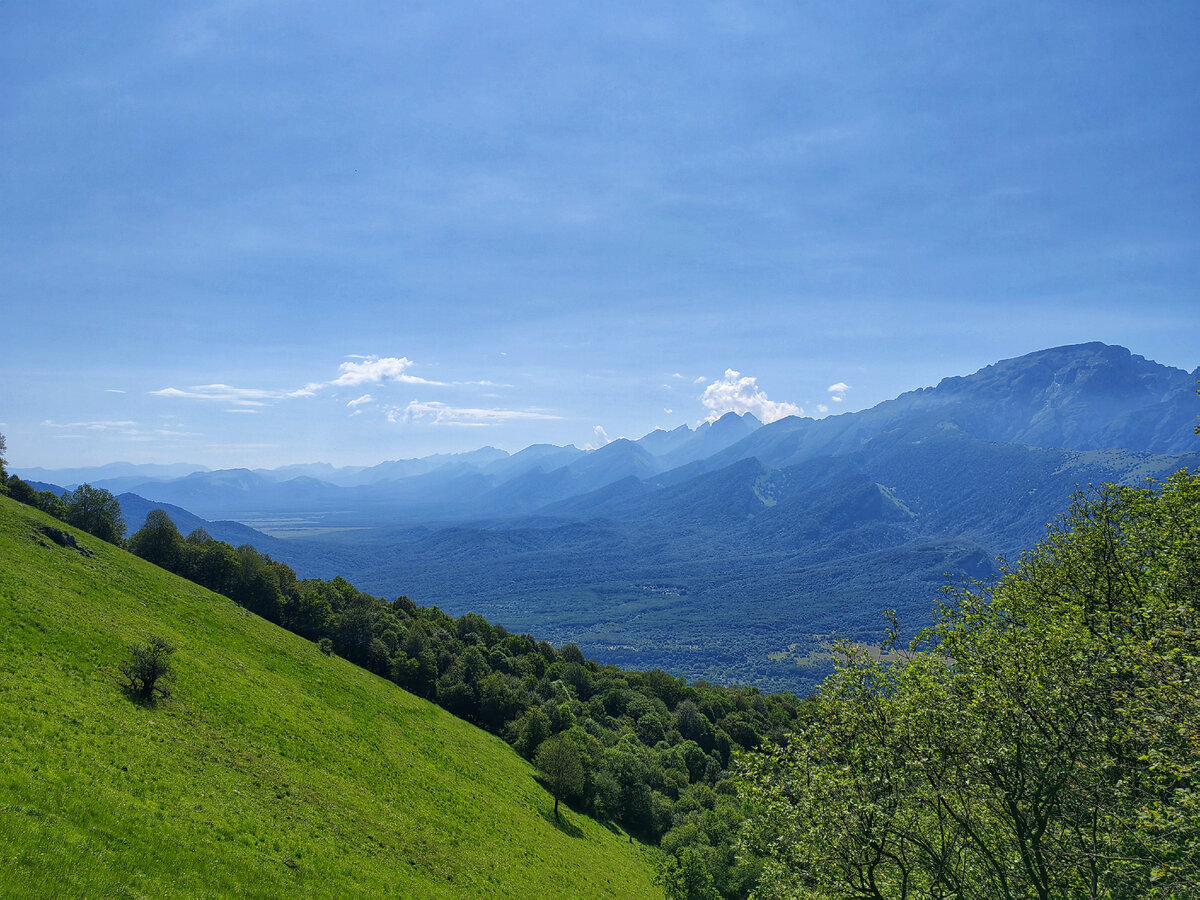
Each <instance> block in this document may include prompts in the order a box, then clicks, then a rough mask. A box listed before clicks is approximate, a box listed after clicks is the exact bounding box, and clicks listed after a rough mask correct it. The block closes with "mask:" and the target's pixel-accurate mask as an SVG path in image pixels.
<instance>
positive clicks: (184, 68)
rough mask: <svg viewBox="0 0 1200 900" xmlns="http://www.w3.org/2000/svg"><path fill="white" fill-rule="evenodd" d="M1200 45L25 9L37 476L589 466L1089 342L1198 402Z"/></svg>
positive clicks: (1153, 17)
mask: <svg viewBox="0 0 1200 900" xmlns="http://www.w3.org/2000/svg"><path fill="white" fill-rule="evenodd" d="M1197 46H1200V5H1197V4H1195V3H1192V2H1161V3H1152V4H1128V3H1103V2H1099V3H1093V2H1087V3H1084V2H1080V3H1044V2H1039V3H984V2H979V3H904V4H899V3H894V2H870V3H868V2H846V3H834V4H829V3H823V4H817V3H805V2H786V3H784V2H780V3H773V2H769V0H766V2H754V3H744V4H743V3H733V2H729V3H725V2H721V3H703V2H687V3H683V2H678V3H647V2H639V3H622V2H613V3H588V4H579V3H564V2H561V0H560V2H553V3H550V2H545V3H543V2H526V3H522V2H510V3H504V4H499V3H495V4H463V3H454V2H440V3H429V4H424V3H355V2H347V3H339V4H318V3H299V2H251V0H230V2H219V3H197V4H188V3H169V4H168V3H161V2H144V3H133V2H128V3H112V4H84V3H77V2H76V3H55V2H52V0H43V2H38V3H6V4H3V5H0V79H2V83H3V85H4V89H3V91H2V92H0V195H2V197H3V208H4V213H3V215H2V216H0V291H2V295H0V303H2V304H3V308H2V313H3V325H2V331H0V334H2V337H0V431H3V433H4V434H5V435H6V436H7V438H8V447H9V460H10V463H11V464H12V465H13V466H17V467H21V466H36V465H42V466H47V467H56V466H76V465H90V464H101V463H106V462H111V461H115V460H130V461H134V462H176V461H187V462H193V463H199V464H204V465H208V466H212V467H232V466H243V465H246V466H260V465H261V466H272V465H280V464H286V463H295V462H309V461H316V460H323V461H329V462H333V463H335V464H372V463H375V462H378V461H381V460H384V459H395V458H403V457H412V456H421V455H425V454H428V453H433V452H439V451H455V450H467V449H473V448H475V447H479V446H482V445H484V444H491V445H493V446H498V447H502V448H504V449H508V450H514V451H515V450H518V449H520V448H522V447H524V446H526V445H528V444H530V443H534V442H541V441H546V442H552V443H558V444H565V443H575V444H577V445H579V446H583V445H585V444H589V443H591V444H595V443H597V442H598V441H602V440H604V439H605V438H606V437H607V438H615V437H618V436H628V437H638V436H640V435H641V434H644V433H645V432H647V431H649V430H651V429H652V428H654V427H656V426H658V427H666V428H671V427H674V426H677V425H679V424H683V423H688V424H696V423H697V422H700V421H702V420H703V419H705V418H706V417H708V416H710V415H715V414H718V413H720V412H723V411H725V410H727V409H736V410H752V411H756V412H757V413H759V414H760V415H764V416H766V417H768V418H769V417H773V416H777V415H784V414H788V413H795V412H800V411H802V412H803V414H806V415H824V414H829V413H836V412H841V411H847V410H853V409H859V408H863V407H866V406H870V405H873V404H874V403H877V402H879V401H881V400H884V399H887V398H890V397H893V396H895V395H896V394H898V393H900V392H901V391H904V390H909V389H912V388H915V387H920V386H924V385H929V384H934V383H936V382H937V381H938V380H939V379H940V378H942V377H944V376H946V375H959V374H966V373H969V372H972V371H975V370H976V369H978V368H980V367H982V366H984V365H987V364H989V363H991V362H994V361H996V360H997V359H1001V358H1007V357H1011V356H1017V355H1020V354H1022V353H1026V352H1029V351H1032V350H1035V349H1040V348H1043V347H1049V346H1054V345H1058V344H1067V343H1077V342H1082V341H1092V340H1101V341H1105V342H1108V343H1117V344H1122V345H1124V346H1127V347H1129V348H1130V349H1131V350H1133V352H1134V353H1138V354H1141V355H1143V356H1146V357H1149V358H1152V359H1156V360H1158V361H1159V362H1162V363H1165V364H1169V365H1173V366H1178V367H1180V368H1185V369H1188V370H1191V369H1194V368H1195V367H1196V366H1197V365H1198V364H1200V298H1198V296H1197V285H1198V284H1200V278H1198V276H1200V140H1198V138H1200V102H1198V100H1200V54H1197V53H1196V52H1195V48H1196V47H1197ZM729 373H737V374H729ZM597 429H600V430H599V431H598V430H597Z"/></svg>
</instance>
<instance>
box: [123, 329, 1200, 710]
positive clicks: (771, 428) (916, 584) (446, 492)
mask: <svg viewBox="0 0 1200 900" xmlns="http://www.w3.org/2000/svg"><path fill="white" fill-rule="evenodd" d="M1198 377H1200V369H1198V370H1197V371H1196V372H1192V373H1188V372H1184V371H1183V370H1181V369H1175V368H1171V367H1168V366H1162V365H1159V364H1158V363H1155V362H1152V361H1149V360H1146V359H1144V358H1143V357H1140V356H1136V355H1134V354H1132V353H1130V352H1129V351H1128V350H1126V349H1124V348H1121V347H1112V346H1108V345H1104V344H1098V343H1090V344H1077V345H1072V346H1067V347H1057V348H1051V349H1048V350H1041V351H1037V352H1035V353H1030V354H1027V355H1025V356H1021V357H1016V358H1013V359H1007V360H1002V361H1000V362H997V363H995V364H993V365H990V366H986V367H984V368H983V369H980V370H979V371H977V372H975V373H973V374H971V375H965V376H954V377H950V378H945V379H943V380H942V381H940V382H939V383H938V384H937V385H936V386H933V387H927V388H922V389H920V390H915V391H910V392H907V393H905V394H901V395H900V396H898V397H896V398H895V399H892V400H888V401H885V402H883V403H880V404H878V405H876V406H874V407H872V408H870V409H866V410H862V411H859V412H853V413H846V414H843V415H838V416H829V417H827V418H824V419H820V420H813V419H807V418H796V417H789V418H785V419H781V420H778V421H775V422H772V423H770V424H768V425H763V424H762V423H761V422H759V421H758V420H757V419H755V418H753V417H752V416H741V417H739V416H737V415H734V414H732V413H730V414H727V415H725V416H724V417H722V418H720V419H718V420H716V421H714V422H711V423H704V424H702V425H701V426H699V427H698V428H695V429H693V428H689V427H686V426H682V427H681V428H678V429H675V430H674V431H669V432H668V431H654V432H651V433H650V434H648V435H646V436H644V437H643V438H641V439H640V440H637V441H630V440H617V441H613V442H612V443H610V444H608V445H606V446H604V447H602V448H599V449H597V450H592V451H582V450H578V449H577V448H574V447H555V446H551V445H534V446H532V447H529V448H527V449H526V450H524V451H522V452H520V453H517V454H513V455H508V454H505V453H503V452H502V451H498V450H495V449H494V448H484V449H483V450H481V451H478V452H477V453H476V454H474V455H472V454H454V455H448V456H445V457H440V458H436V459H434V458H431V459H429V460H425V461H401V462H399V463H395V464H381V465H380V466H377V467H373V469H372V470H358V471H356V472H354V473H342V474H343V476H345V479H344V480H353V479H360V480H361V479H365V478H368V477H377V478H376V480H375V481H373V482H370V483H358V484H353V485H345V484H344V485H337V484H332V483H330V482H329V481H326V480H324V479H318V478H314V477H312V476H310V475H300V477H291V478H287V479H281V478H280V477H279V475H278V473H276V475H275V476H272V475H271V474H270V473H259V472H250V471H248V470H230V471H225V472H200V473H193V474H191V475H188V476H187V477H185V478H181V479H175V480H173V481H167V482H160V481H147V482H146V483H145V484H144V485H140V486H135V487H133V488H131V489H133V490H135V491H136V492H137V493H139V494H141V495H142V496H145V497H146V498H148V499H149V500H150V501H152V502H168V503H173V504H176V505H177V506H179V507H182V508H183V509H185V510H190V511H191V512H192V513H196V514H199V515H202V516H204V517H206V518H209V519H234V520H239V521H247V522H248V523H249V524H251V525H253V526H255V527H257V528H260V529H263V530H265V531H267V532H268V533H275V534H277V535H283V534H287V535H289V536H295V535H303V534H309V535H311V537H308V538H304V539H293V540H285V541H278V542H276V543H275V544H273V545H272V550H271V552H272V555H273V556H276V557H277V558H280V559H282V560H284V561H286V562H288V563H289V564H290V565H292V566H293V567H294V568H296V570H297V571H298V572H299V573H300V574H301V575H302V576H306V575H310V574H311V575H315V576H319V577H325V578H329V577H333V576H335V575H345V576H346V577H348V578H349V579H350V580H351V581H353V582H354V583H356V584H358V585H359V586H360V587H361V588H363V589H365V590H370V591H373V592H377V593H380V594H383V595H386V596H391V595H395V594H400V593H407V594H410V595H411V596H413V597H416V598H419V599H420V600H421V602H425V603H437V604H438V605H440V606H442V607H443V608H444V609H447V610H451V611H454V612H466V611H468V610H471V609H474V610H476V611H478V612H481V613H483V614H484V615H485V616H487V617H488V618H490V619H493V620H496V621H500V622H502V623H504V624H505V625H506V626H507V627H510V628H512V629H517V630H520V629H528V630H530V631H536V632H537V633H539V634H546V635H547V636H548V637H550V638H551V639H555V640H574V641H576V642H577V643H579V644H580V645H581V646H582V647H583V648H584V649H585V651H586V652H588V653H589V654H595V655H597V656H598V657H599V658H601V659H608V660H611V661H613V662H617V663H620V664H623V665H627V666H633V667H640V666H651V665H661V666H666V667H669V668H671V669H672V670H674V671H677V672H679V673H681V674H686V675H688V676H690V677H703V678H709V679H712V680H740V681H754V680H758V681H759V683H760V684H761V685H762V686H764V687H790V688H797V687H799V688H803V686H804V685H805V684H809V683H810V681H811V679H814V678H816V677H817V676H819V674H820V671H819V664H816V663H813V662H812V660H814V659H818V660H819V659H820V655H819V653H818V652H817V649H816V648H818V647H819V646H820V645H821V644H822V643H823V641H825V640H826V639H827V635H828V634H829V633H831V632H834V631H837V632H840V633H843V634H849V635H852V636H857V637H860V638H863V639H867V638H870V637H871V636H872V635H874V634H877V632H878V628H879V627H880V622H881V619H880V617H879V611H880V610H881V609H883V608H885V607H892V608H897V609H900V610H901V611H902V612H903V613H904V614H905V617H906V621H909V622H912V623H916V624H919V623H920V622H921V621H922V620H923V619H925V618H927V617H928V615H929V610H930V609H931V607H932V604H933V602H934V601H935V600H936V598H937V591H938V589H939V588H940V587H941V586H942V585H943V584H944V583H945V581H946V579H947V577H949V578H950V579H951V580H953V579H954V578H957V577H963V576H969V577H987V576H988V575H990V574H991V573H993V572H994V571H995V560H996V558H997V557H998V556H1002V555H1003V556H1013V555H1015V554H1018V553H1020V552H1021V551H1022V550H1023V549H1025V548H1027V547H1030V546H1032V545H1033V544H1034V543H1035V542H1036V541H1037V540H1038V539H1039V538H1040V537H1041V535H1042V533H1043V531H1044V527H1045V523H1046V522H1049V521H1050V520H1052V519H1053V518H1054V517H1055V516H1057V515H1058V514H1060V513H1061V512H1062V511H1064V510H1065V508H1066V506H1067V504H1068V502H1069V499H1070V496H1071V494H1072V492H1074V491H1075V490H1077V489H1079V488H1080V487H1081V486H1086V485H1087V484H1089V483H1091V484H1098V483H1101V482H1105V481H1116V482H1121V483H1128V484H1140V483H1142V482H1143V481H1144V479H1146V478H1163V477H1165V476H1166V475H1168V474H1170V473H1171V472H1173V471H1175V470H1177V469H1179V468H1183V467H1187V468H1191V467H1196V466H1200V453H1198V452H1197V450H1200V438H1197V436H1196V435H1195V434H1194V433H1193V427H1194V425H1195V423H1196V421H1197V413H1200V400H1198V399H1197V396H1196V381H1197V378H1198ZM300 471H301V470H299V469H291V470H289V471H288V472H286V473H284V474H287V475H292V476H295V475H296V474H297V473H299V472H300ZM312 471H315V470H312ZM368 471H370V472H373V473H374V474H373V475H370V476H368V475H366V474H364V473H365V472H368ZM404 472H409V473H410V474H407V475H404V474H402V473H404ZM244 515H246V516H250V517H251V518H249V519H247V518H244V517H243V516H244ZM296 523H300V524H299V525H298V526H297V524H296ZM129 524H130V526H131V528H134V527H136V526H137V524H139V523H135V522H130V523H129ZM347 528H349V529H350V530H345V529H347ZM306 529H307V530H306ZM822 635H825V636H826V637H822ZM789 648H790V649H789ZM806 648H807V649H806ZM813 654H817V655H816V656H813ZM806 660H807V661H806ZM814 666H815V668H814Z"/></svg>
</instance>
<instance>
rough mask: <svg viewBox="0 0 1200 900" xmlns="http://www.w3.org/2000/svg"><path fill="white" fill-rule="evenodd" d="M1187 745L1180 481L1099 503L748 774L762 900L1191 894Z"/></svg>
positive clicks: (1184, 534) (1195, 629)
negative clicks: (763, 866)
mask: <svg viewBox="0 0 1200 900" xmlns="http://www.w3.org/2000/svg"><path fill="white" fill-rule="evenodd" d="M1198 728H1200V477H1198V476H1191V475H1188V474H1187V473H1183V472H1181V473H1179V474H1177V475H1175V476H1174V477H1172V478H1170V479H1169V480H1168V481H1167V482H1166V483H1165V484H1163V485H1161V486H1159V488H1157V489H1153V488H1147V489H1133V488H1123V487H1115V486H1106V487H1103V488H1101V489H1099V490H1096V491H1094V492H1092V493H1090V494H1089V495H1087V496H1086V497H1081V498H1079V499H1077V501H1076V502H1075V503H1074V505H1073V506H1072V507H1071V510H1070V512H1069V513H1068V514H1067V515H1066V516H1065V517H1064V519H1063V520H1062V521H1061V523H1059V524H1058V525H1057V526H1056V527H1054V528H1053V529H1052V530H1051V532H1050V533H1049V535H1048V537H1047V538H1046V539H1045V540H1044V541H1043V542H1042V543H1041V544H1040V545H1039V546H1038V547H1037V548H1036V549H1035V550H1034V551H1033V552H1031V553H1029V554H1027V555H1026V556H1024V557H1023V558H1022V559H1021V561H1020V563H1019V564H1018V565H1017V566H1016V567H1015V568H1013V569H1012V570H1010V571H1007V572H1006V573H1005V574H1004V576H1003V577H1002V578H1001V579H1000V581H999V582H998V583H997V584H996V585H995V586H994V587H984V586H976V587H974V588H971V589H964V590H958V591H952V592H951V596H950V599H949V602H948V603H947V604H945V605H944V607H943V608H942V609H941V611H940V614H939V616H938V619H937V621H936V623H935V624H934V625H933V626H932V627H931V628H930V629H928V630H927V631H926V632H925V633H924V634H923V635H922V636H921V637H920V638H919V639H918V640H917V641H916V642H915V643H914V645H913V647H912V650H911V652H910V655H909V658H908V660H907V662H905V663H902V664H896V665H888V664H882V663H879V662H877V661H875V660H872V659H871V658H870V657H869V656H866V655H865V654H861V653H853V652H848V655H847V658H846V660H845V661H844V663H843V664H842V665H841V666H840V667H839V668H838V670H837V672H836V673H835V674H834V675H833V676H831V678H830V679H829V680H828V681H827V682H826V683H825V684H824V686H823V687H822V690H821V693H820V698H819V703H818V708H817V710H816V712H815V714H814V719H813V721H812V724H811V725H810V726H809V727H808V728H806V729H805V730H803V732H802V733H801V734H799V735H798V736H796V737H794V738H793V739H792V741H791V742H790V744H789V745H788V746H787V747H786V748H783V749H780V750H778V751H776V752H774V753H772V754H769V755H766V754H764V755H760V756H757V757H749V758H747V760H746V762H745V766H744V778H745V792H746V794H747V795H748V796H749V797H751V798H753V799H754V800H756V801H758V802H761V803H763V804H765V805H766V807H767V809H768V812H767V813H766V814H765V815H763V816H762V817H760V818H758V819H756V820H754V821H753V822H752V823H751V827H750V828H749V841H748V843H749V844H750V845H751V846H753V847H755V848H757V849H758V850H759V851H761V852H763V853H767V854H770V855H771V856H772V857H773V858H774V860H775V861H776V867H775V868H774V869H772V870H771V872H770V874H769V876H768V878H767V882H768V883H766V884H764V885H763V886H762V888H761V895H762V896H812V895H814V894H815V895H819V896H831V897H864V898H869V897H875V898H903V897H956V898H958V897H962V898H969V897H979V898H1010V897H1011V898H1015V897H1022V898H1023V897H1145V898H1150V897H1197V896H1200V875H1198V874H1197V873H1200V737H1198V735H1197V729H1198ZM772 875H773V882H774V883H770V882H771V881H772V877H771V876H772ZM810 890H811V891H813V892H814V894H810V893H806V892H807V891H810Z"/></svg>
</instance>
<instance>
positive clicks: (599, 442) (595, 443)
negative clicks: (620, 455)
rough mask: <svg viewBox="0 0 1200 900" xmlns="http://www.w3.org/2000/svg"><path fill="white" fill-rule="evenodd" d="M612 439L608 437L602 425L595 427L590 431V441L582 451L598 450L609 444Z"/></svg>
mask: <svg viewBox="0 0 1200 900" xmlns="http://www.w3.org/2000/svg"><path fill="white" fill-rule="evenodd" d="M611 443H612V438H610V437H609V436H608V432H607V431H605V430H604V426H603V425H597V426H596V427H595V428H593V429H592V440H591V442H590V443H587V444H584V445H583V449H584V450H599V449H600V448H601V447H603V446H604V445H605V444H611Z"/></svg>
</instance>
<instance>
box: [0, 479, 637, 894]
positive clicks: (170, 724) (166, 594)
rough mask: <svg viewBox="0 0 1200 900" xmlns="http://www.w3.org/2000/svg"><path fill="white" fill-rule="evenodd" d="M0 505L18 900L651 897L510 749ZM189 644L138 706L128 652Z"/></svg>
mask: <svg viewBox="0 0 1200 900" xmlns="http://www.w3.org/2000/svg"><path fill="white" fill-rule="evenodd" d="M43 526H53V527H64V526H62V525H61V523H57V522H54V521H53V520H51V519H49V518H47V517H44V516H42V515H41V514H39V513H37V512H35V511H33V510H30V509H28V508H27V507H23V506H20V505H18V504H16V503H14V502H12V501H10V500H8V499H6V498H0V895H2V896H6V897H8V896H112V897H166V896H214V895H237V896H243V897H265V896H288V897H295V896H339V897H342V896H398V897H421V896H446V897H449V896H455V897H458V896H503V897H522V896H547V895H550V896H560V897H601V896H616V897H638V896H654V895H655V894H656V893H658V895H659V896H661V893H659V892H657V891H656V890H655V889H654V888H653V886H652V885H651V881H650V876H651V859H650V856H649V852H648V851H646V850H644V849H643V848H642V847H640V845H638V844H630V843H629V842H628V841H627V839H626V838H625V837H624V836H623V835H620V834H615V833H613V832H610V831H608V830H606V829H605V828H603V827H601V826H600V825H598V824H596V823H595V822H594V821H592V820H591V819H589V818H587V817H585V816H582V815H578V814H576V813H574V812H572V811H570V810H564V816H565V818H564V823H563V824H562V825H556V824H555V822H554V819H553V816H552V814H551V809H552V806H553V802H552V800H551V798H550V797H549V795H548V794H546V793H545V791H543V790H542V789H541V788H540V787H539V786H538V784H537V783H536V781H535V780H534V773H533V770H532V769H531V768H530V766H529V765H528V764H527V763H525V761H524V760H522V759H521V758H520V757H518V756H517V755H516V754H515V753H514V752H513V751H512V750H511V749H509V748H508V747H507V746H506V745H505V744H504V743H503V742H501V741H499V740H498V739H496V738H494V737H491V736H489V735H487V734H485V733H484V732H482V731H480V730H478V729H476V728H474V727H472V726H470V725H468V724H466V723H464V722H462V721H460V720H458V719H455V718H453V717H452V716H450V715H448V714H447V713H445V712H443V711H442V710H440V709H438V708H437V707H435V706H433V705H431V704H429V703H427V702H425V701H423V700H420V699H417V698H415V697H413V696H411V695H409V694H407V693H405V692H403V691H401V690H400V689H398V688H396V687H395V686H394V685H391V684H389V683H387V682H385V681H383V680H382V679H379V678H376V677H375V676H373V675H371V674H369V673H367V672H365V671H363V670H361V669H358V668H355V667H354V666H351V665H350V664H348V663H346V662H345V661H343V660H340V659H337V658H336V657H326V656H323V655H322V654H321V653H320V652H319V651H318V650H317V648H316V647H315V646H314V645H312V644H310V643H308V642H306V641H304V640H302V639H300V638H298V637H296V636H294V635H292V634H289V633H287V632H285V631H283V630H282V629H280V628H276V627H275V626H273V625H270V624H269V623H267V622H265V621H263V620H261V619H259V618H257V617H255V616H251V615H248V614H246V613H245V612H244V611H243V610H241V609H240V608H239V607H237V606H235V605H234V604H233V603H232V602H230V601H229V600H226V599H224V598H222V597H219V596H217V595H215V594H212V593H209V592H207V591H205V590H203V589H202V588H199V587H196V586H194V585H192V584H190V583H188V582H186V581H184V580H182V579H179V578H176V577H174V576H171V575H169V574H167V573H166V572H164V571H162V570H161V569H158V568H156V567H154V566H151V565H149V564H147V563H145V562H143V561H141V560H139V559H136V558H135V557H133V556H131V555H129V554H126V553H124V552H122V551H119V550H117V549H115V548H113V547H109V546H108V545H105V544H103V543H101V542H100V541H98V540H96V539H94V538H91V537H89V536H87V535H83V534H82V533H79V532H74V534H75V536H76V538H77V539H78V540H79V542H80V544H81V545H85V546H86V547H87V548H89V549H91V550H92V551H94V555H93V556H91V557H85V556H83V555H81V554H80V553H78V552H76V551H74V550H71V549H66V548H63V547H59V546H58V545H57V544H55V543H53V542H52V541H50V540H49V539H48V538H46V537H45V536H44V535H43V534H42V533H41V528H42V527H43ZM151 633H153V634H160V635H162V636H164V637H166V638H167V639H168V640H169V641H171V642H172V643H173V644H175V645H176V647H178V652H177V653H176V654H175V657H174V664H175V668H176V670H177V673H178V676H177V679H176V682H175V685H174V697H173V698H172V699H170V700H168V701H166V702H160V703H159V704H158V705H157V706H153V707H143V706H138V705H136V704H134V703H132V702H131V701H130V700H129V699H127V698H126V696H125V694H124V693H123V691H122V689H121V686H120V683H119V678H118V675H117V672H116V667H117V665H118V663H119V662H120V661H121V660H122V659H124V658H125V656H126V654H127V650H128V648H129V646H130V645H131V644H133V643H136V642H140V641H142V640H144V639H145V637H146V636H147V635H148V634H151Z"/></svg>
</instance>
